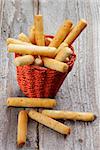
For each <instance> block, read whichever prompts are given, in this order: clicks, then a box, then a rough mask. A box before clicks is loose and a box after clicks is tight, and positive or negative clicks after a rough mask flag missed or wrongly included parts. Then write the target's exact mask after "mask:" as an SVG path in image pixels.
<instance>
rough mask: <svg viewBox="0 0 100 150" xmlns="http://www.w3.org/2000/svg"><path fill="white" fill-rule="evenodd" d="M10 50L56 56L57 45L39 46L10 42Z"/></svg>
mask: <svg viewBox="0 0 100 150" xmlns="http://www.w3.org/2000/svg"><path fill="white" fill-rule="evenodd" d="M8 51H9V52H15V53H19V54H29V55H41V56H48V57H54V56H55V55H56V48H55V47H47V46H37V45H32V44H30V45H20V44H9V45H8Z"/></svg>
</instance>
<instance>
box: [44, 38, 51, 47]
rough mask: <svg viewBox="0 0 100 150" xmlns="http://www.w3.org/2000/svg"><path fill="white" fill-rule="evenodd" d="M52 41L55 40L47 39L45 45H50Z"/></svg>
mask: <svg viewBox="0 0 100 150" xmlns="http://www.w3.org/2000/svg"><path fill="white" fill-rule="evenodd" d="M52 40H53V39H51V38H49V37H48V38H47V37H46V38H45V45H46V46H48V45H49V44H50V43H51V41H52Z"/></svg>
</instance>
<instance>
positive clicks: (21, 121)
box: [17, 110, 28, 147]
mask: <svg viewBox="0 0 100 150" xmlns="http://www.w3.org/2000/svg"><path fill="white" fill-rule="evenodd" d="M27 121H28V116H27V112H26V111H25V110H22V111H20V112H19V115H18V129H17V146H18V147H22V146H23V145H24V144H25V143H26V135H27Z"/></svg>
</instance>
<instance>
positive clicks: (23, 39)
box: [18, 33, 30, 43]
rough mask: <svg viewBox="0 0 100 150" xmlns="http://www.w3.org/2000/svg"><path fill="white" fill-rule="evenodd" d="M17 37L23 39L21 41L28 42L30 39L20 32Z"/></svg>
mask: <svg viewBox="0 0 100 150" xmlns="http://www.w3.org/2000/svg"><path fill="white" fill-rule="evenodd" d="M18 39H19V40H21V41H23V42H28V43H30V40H29V38H28V37H27V35H25V34H24V33H20V34H19V36H18Z"/></svg>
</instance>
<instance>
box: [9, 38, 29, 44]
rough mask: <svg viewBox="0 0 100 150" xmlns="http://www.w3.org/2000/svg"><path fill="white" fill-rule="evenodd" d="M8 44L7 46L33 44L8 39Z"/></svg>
mask: <svg viewBox="0 0 100 150" xmlns="http://www.w3.org/2000/svg"><path fill="white" fill-rule="evenodd" d="M6 42H7V45H9V44H22V45H29V44H31V43H27V42H22V41H20V40H17V39H14V38H8V39H7V41H6Z"/></svg>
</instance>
